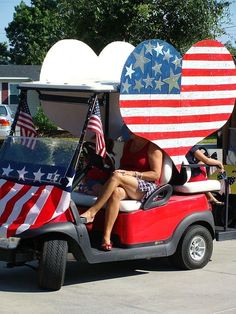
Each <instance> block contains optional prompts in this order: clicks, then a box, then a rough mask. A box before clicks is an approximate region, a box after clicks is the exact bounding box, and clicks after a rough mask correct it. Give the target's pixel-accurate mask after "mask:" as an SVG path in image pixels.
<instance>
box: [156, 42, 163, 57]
mask: <svg viewBox="0 0 236 314" xmlns="http://www.w3.org/2000/svg"><path fill="white" fill-rule="evenodd" d="M163 48H164V46H162V45H160V44H159V43H157V46H156V47H155V48H153V49H154V50H155V51H156V53H157V56H158V55H159V54H160V55H163V51H162V49H163Z"/></svg>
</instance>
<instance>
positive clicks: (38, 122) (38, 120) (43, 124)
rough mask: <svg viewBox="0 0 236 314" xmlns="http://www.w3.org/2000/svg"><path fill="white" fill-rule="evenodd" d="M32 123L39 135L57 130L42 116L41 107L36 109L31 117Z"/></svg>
mask: <svg viewBox="0 0 236 314" xmlns="http://www.w3.org/2000/svg"><path fill="white" fill-rule="evenodd" d="M33 122H34V125H35V127H36V129H37V130H38V133H39V134H44V133H45V132H49V131H54V130H57V127H56V126H55V125H54V124H53V123H52V122H51V121H50V120H49V119H48V117H47V116H46V115H45V114H44V112H43V109H42V107H41V106H39V107H38V110H37V113H36V115H35V116H34V117H33Z"/></svg>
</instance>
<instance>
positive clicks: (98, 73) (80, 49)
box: [20, 39, 134, 92]
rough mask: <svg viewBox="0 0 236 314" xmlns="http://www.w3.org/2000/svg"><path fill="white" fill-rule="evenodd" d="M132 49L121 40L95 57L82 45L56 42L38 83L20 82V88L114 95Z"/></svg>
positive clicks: (46, 58) (131, 46)
mask: <svg viewBox="0 0 236 314" xmlns="http://www.w3.org/2000/svg"><path fill="white" fill-rule="evenodd" d="M133 49H134V46H133V45H131V44H129V43H127V42H123V41H115V42H112V43H110V44H108V45H107V46H106V47H105V48H104V49H103V50H102V51H101V53H100V54H99V55H98V56H97V55H96V54H95V52H94V51H93V50H92V49H91V48H90V47H89V46H88V45H87V44H85V43H84V42H81V41H79V40H75V39H64V40H60V41H58V42H57V43H56V44H55V45H53V46H52V47H51V48H50V50H49V51H48V53H47V55H46V57H45V59H44V61H43V64H42V69H41V73H40V80H39V81H38V82H30V83H22V84H21V85H20V88H22V89H24V88H25V89H36V90H39V91H44V90H50V91H58V90H64V91H93V92H117V91H118V86H119V84H120V77H121V72H122V69H123V66H124V63H125V61H126V59H127V57H128V56H129V54H130V53H131V52H132V51H133Z"/></svg>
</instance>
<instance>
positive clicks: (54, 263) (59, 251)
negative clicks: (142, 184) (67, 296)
mask: <svg viewBox="0 0 236 314" xmlns="http://www.w3.org/2000/svg"><path fill="white" fill-rule="evenodd" d="M67 253H68V244H67V242H66V241H64V240H49V241H45V242H44V244H43V249H42V252H41V256H40V260H39V268H38V286H39V287H40V288H41V289H46V290H54V291H55V290H60V288H61V286H62V285H63V284H64V278H65V270H66V262H67Z"/></svg>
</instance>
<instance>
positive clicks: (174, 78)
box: [163, 69, 181, 93]
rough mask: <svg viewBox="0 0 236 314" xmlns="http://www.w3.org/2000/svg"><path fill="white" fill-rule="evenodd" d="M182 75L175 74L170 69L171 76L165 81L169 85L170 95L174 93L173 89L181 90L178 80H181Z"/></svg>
mask: <svg viewBox="0 0 236 314" xmlns="http://www.w3.org/2000/svg"><path fill="white" fill-rule="evenodd" d="M180 75H181V74H180V73H179V74H174V73H173V70H172V69H170V76H169V77H168V78H166V79H164V80H163V81H164V82H166V83H167V84H168V85H169V93H170V92H171V91H172V89H173V88H177V89H179V84H178V79H179V77H180Z"/></svg>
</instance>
